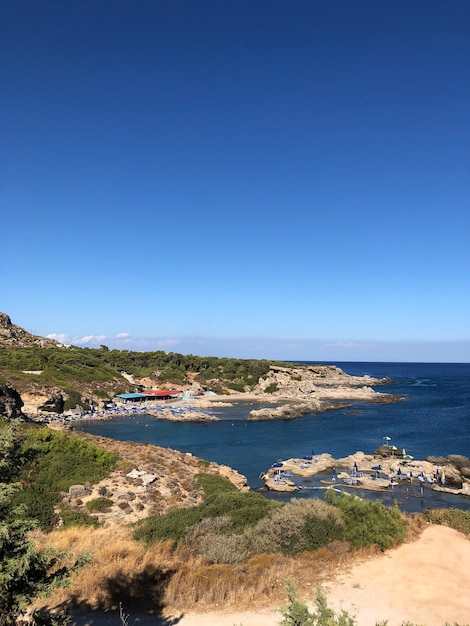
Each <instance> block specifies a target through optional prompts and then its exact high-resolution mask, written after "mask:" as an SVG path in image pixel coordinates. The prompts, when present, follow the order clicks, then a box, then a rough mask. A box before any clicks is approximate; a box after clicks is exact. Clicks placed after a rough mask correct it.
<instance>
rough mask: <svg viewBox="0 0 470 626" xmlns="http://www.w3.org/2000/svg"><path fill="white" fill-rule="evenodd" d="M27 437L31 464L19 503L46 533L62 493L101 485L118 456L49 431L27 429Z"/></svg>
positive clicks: (24, 474)
mask: <svg viewBox="0 0 470 626" xmlns="http://www.w3.org/2000/svg"><path fill="white" fill-rule="evenodd" d="M23 434H24V441H23V454H24V456H25V457H26V458H28V459H30V461H29V462H28V463H27V464H26V465H25V466H24V467H23V468H22V470H21V472H20V474H19V476H18V479H19V480H21V482H22V484H23V487H24V488H23V489H22V490H21V491H19V492H18V493H17V494H15V502H16V503H17V504H19V503H22V504H26V505H27V507H28V515H29V516H32V517H35V518H36V519H38V520H39V523H40V525H41V527H42V528H43V529H47V528H49V526H50V523H51V520H52V519H53V516H54V511H53V508H54V505H55V504H56V503H57V502H58V501H59V499H60V494H61V493H63V492H67V491H68V489H69V487H70V486H71V485H74V484H85V483H97V482H99V481H100V480H101V479H103V478H104V477H105V476H107V474H108V473H109V472H110V471H111V470H112V469H113V468H114V467H115V466H116V465H117V462H118V456H117V455H116V454H114V453H110V452H108V451H107V450H105V449H103V448H99V447H97V446H94V445H92V444H90V443H88V442H87V441H83V440H82V439H79V438H76V437H73V436H70V435H65V434H64V433H60V432H55V431H52V430H51V429H49V428H47V427H38V426H35V425H28V426H24V427H23Z"/></svg>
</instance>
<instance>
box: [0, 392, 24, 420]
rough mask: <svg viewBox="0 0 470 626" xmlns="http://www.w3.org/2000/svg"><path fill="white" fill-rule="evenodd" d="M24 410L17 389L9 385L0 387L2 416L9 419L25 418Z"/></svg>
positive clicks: (0, 413) (0, 411) (0, 412)
mask: <svg viewBox="0 0 470 626" xmlns="http://www.w3.org/2000/svg"><path fill="white" fill-rule="evenodd" d="M22 408H23V401H22V399H21V396H20V394H19V393H18V392H17V391H16V389H13V387H10V386H9V385H0V415H5V417H7V418H8V419H17V418H23V417H24V414H23V411H22V410H21V409H22Z"/></svg>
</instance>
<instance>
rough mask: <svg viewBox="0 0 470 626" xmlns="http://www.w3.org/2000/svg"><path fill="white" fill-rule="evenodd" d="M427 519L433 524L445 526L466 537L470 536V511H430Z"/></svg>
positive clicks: (427, 512) (426, 514)
mask: <svg viewBox="0 0 470 626" xmlns="http://www.w3.org/2000/svg"><path fill="white" fill-rule="evenodd" d="M424 517H425V519H427V520H428V521H429V522H431V523H432V524H443V525H445V526H449V527H450V528H454V529H455V530H458V531H459V532H461V533H464V534H465V535H470V511H462V510H461V509H428V510H427V511H426V512H425V513H424Z"/></svg>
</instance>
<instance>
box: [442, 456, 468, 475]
mask: <svg viewBox="0 0 470 626" xmlns="http://www.w3.org/2000/svg"><path fill="white" fill-rule="evenodd" d="M447 459H448V461H449V463H452V465H453V466H454V467H456V468H457V469H458V470H459V471H460V472H461V471H462V468H468V469H470V459H469V458H468V456H464V455H463V454H449V456H448V457H447Z"/></svg>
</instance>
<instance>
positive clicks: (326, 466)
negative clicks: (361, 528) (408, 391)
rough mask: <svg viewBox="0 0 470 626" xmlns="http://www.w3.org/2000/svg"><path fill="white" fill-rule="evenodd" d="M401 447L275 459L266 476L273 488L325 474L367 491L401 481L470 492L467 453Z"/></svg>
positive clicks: (334, 483) (328, 480) (334, 482)
mask: <svg viewBox="0 0 470 626" xmlns="http://www.w3.org/2000/svg"><path fill="white" fill-rule="evenodd" d="M404 452H405V451H404V450H400V449H395V450H393V448H392V447H389V446H382V447H381V448H379V449H378V450H376V451H375V452H374V454H369V455H368V454H365V453H364V452H361V451H358V452H356V453H354V454H351V455H349V456H347V457H344V458H337V459H335V458H333V457H332V456H331V455H330V454H327V453H323V454H319V455H315V456H307V457H305V458H303V459H297V458H293V459H287V460H284V461H280V462H278V463H274V464H273V466H272V467H271V468H269V469H268V470H267V471H266V472H265V473H264V475H263V476H262V479H263V482H264V484H265V486H266V488H267V489H268V490H269V491H286V492H295V491H298V490H299V487H298V486H297V485H296V483H295V481H294V480H292V478H294V477H295V476H298V477H303V478H309V477H312V476H315V475H317V474H324V475H325V478H324V479H322V480H321V483H322V484H324V485H325V486H330V487H338V486H340V485H341V486H342V487H350V488H353V489H364V490H367V491H389V490H390V489H393V488H394V487H395V486H397V485H399V484H408V485H415V486H418V487H419V486H420V485H422V486H424V485H425V486H426V487H428V488H430V489H433V490H435V491H443V492H447V493H451V494H454V495H464V496H470V459H468V458H467V457H465V456H463V455H456V454H451V455H449V456H447V457H427V458H426V459H425V460H417V459H414V458H413V457H410V455H406V454H403V453H404Z"/></svg>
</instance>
